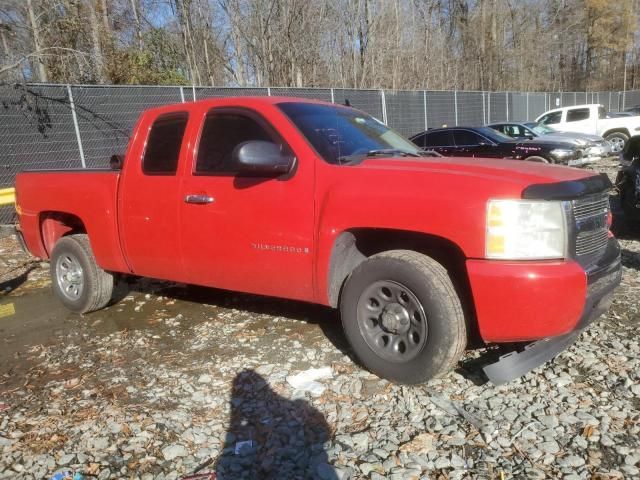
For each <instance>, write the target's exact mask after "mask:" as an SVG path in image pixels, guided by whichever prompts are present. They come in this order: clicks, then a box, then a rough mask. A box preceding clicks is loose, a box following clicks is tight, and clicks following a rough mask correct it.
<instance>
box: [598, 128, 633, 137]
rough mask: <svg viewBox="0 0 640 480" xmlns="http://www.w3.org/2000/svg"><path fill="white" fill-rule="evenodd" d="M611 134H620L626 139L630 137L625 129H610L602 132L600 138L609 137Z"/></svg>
mask: <svg viewBox="0 0 640 480" xmlns="http://www.w3.org/2000/svg"><path fill="white" fill-rule="evenodd" d="M612 133H622V134H624V135H626V136H627V137H630V136H631V135H630V133H629V130H627V129H626V128H612V129H611V130H607V131H606V132H604V133H603V134H602V138H606V137H607V135H611V134H612Z"/></svg>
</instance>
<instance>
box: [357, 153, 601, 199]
mask: <svg viewBox="0 0 640 480" xmlns="http://www.w3.org/2000/svg"><path fill="white" fill-rule="evenodd" d="M355 168H363V169H374V170H377V169H382V170H395V171H404V172H415V173H416V174H418V173H425V174H428V173H439V174H443V173H445V174H450V175H456V176H458V175H459V176H465V177H469V176H473V177H476V178H478V180H482V181H485V182H486V181H489V182H491V183H492V184H495V186H496V194H499V193H500V190H501V189H500V185H505V184H509V186H510V187H511V188H513V187H519V189H521V191H524V189H525V188H527V187H529V186H531V185H537V184H550V183H559V182H571V181H575V180H583V179H587V178H589V177H597V176H598V175H596V174H594V173H591V172H587V171H585V170H579V169H577V168H569V167H563V166H560V165H548V164H543V163H537V162H525V161H521V160H503V159H492V158H464V157H423V158H414V157H403V158H380V159H378V158H376V159H367V160H365V161H363V162H362V163H360V164H359V165H357V166H355Z"/></svg>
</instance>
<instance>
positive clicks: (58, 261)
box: [50, 234, 114, 313]
mask: <svg viewBox="0 0 640 480" xmlns="http://www.w3.org/2000/svg"><path fill="white" fill-rule="evenodd" d="M50 268H51V282H52V284H53V292H54V293H55V295H56V297H58V299H59V300H60V301H61V302H62V303H63V304H64V306H65V307H67V308H68V309H69V310H71V311H72V312H76V313H88V312H93V311H95V310H100V309H101V308H104V307H106V306H107V304H108V303H109V301H110V300H111V295H112V293H113V285H114V278H113V275H111V274H110V273H108V272H105V271H104V270H102V269H101V268H100V267H99V266H98V264H97V263H96V259H95V257H94V255H93V251H92V250H91V245H90V244H89V238H88V237H87V235H84V234H78V235H69V236H67V237H62V238H61V239H60V240H58V242H57V243H56V244H55V247H54V248H53V252H51V267H50Z"/></svg>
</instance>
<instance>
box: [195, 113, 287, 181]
mask: <svg viewBox="0 0 640 480" xmlns="http://www.w3.org/2000/svg"><path fill="white" fill-rule="evenodd" d="M251 140H263V141H266V142H273V143H278V142H276V141H275V139H274V138H273V137H272V136H271V135H270V134H269V133H268V132H267V131H266V130H265V129H264V127H262V125H260V123H258V122H257V121H256V120H254V119H253V118H250V117H248V116H246V115H242V114H239V113H217V112H215V111H213V112H211V113H209V114H208V115H207V118H206V119H205V121H204V126H203V127H202V135H201V137H200V144H199V146H198V158H197V161H196V169H195V173H200V174H211V173H236V172H237V167H236V165H235V164H234V163H233V151H234V150H235V148H236V147H237V146H238V145H240V144H241V143H244V142H248V141H251Z"/></svg>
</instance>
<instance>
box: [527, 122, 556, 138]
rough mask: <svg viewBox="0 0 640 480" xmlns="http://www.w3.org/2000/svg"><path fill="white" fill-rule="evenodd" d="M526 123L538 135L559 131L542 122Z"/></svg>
mask: <svg viewBox="0 0 640 480" xmlns="http://www.w3.org/2000/svg"><path fill="white" fill-rule="evenodd" d="M524 125H525V126H526V127H529V128H530V129H531V130H533V131H534V132H535V133H537V134H538V135H546V134H547V133H557V132H556V130H554V129H553V128H551V127H547V126H546V125H543V124H542V123H534V122H530V123H525V124H524Z"/></svg>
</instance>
